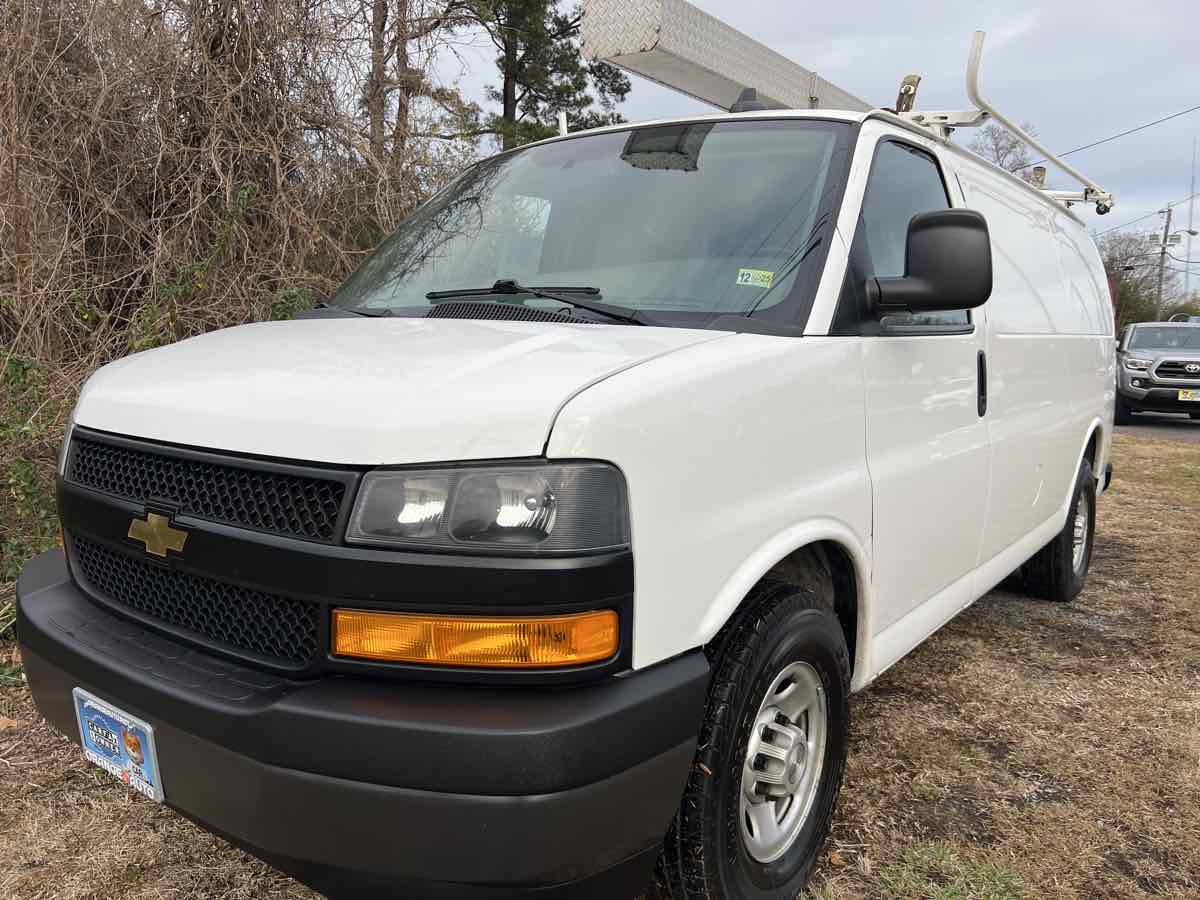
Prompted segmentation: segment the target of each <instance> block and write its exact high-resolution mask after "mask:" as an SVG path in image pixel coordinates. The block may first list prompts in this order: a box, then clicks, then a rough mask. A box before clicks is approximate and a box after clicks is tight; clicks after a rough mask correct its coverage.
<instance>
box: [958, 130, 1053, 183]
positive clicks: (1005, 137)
mask: <svg viewBox="0 0 1200 900" xmlns="http://www.w3.org/2000/svg"><path fill="white" fill-rule="evenodd" d="M1021 128H1023V129H1024V130H1025V131H1026V132H1028V133H1029V134H1031V135H1034V136H1035V137H1036V136H1037V129H1035V128H1034V127H1033V126H1032V125H1030V124H1029V123H1028V122H1026V123H1025V124H1024V125H1022V126H1021ZM967 147H968V149H970V150H971V152H972V153H975V154H977V155H979V156H982V157H983V158H984V159H986V160H987V161H988V162H990V163H995V164H996V165H997V166H999V167H1000V168H1002V169H1004V170H1006V171H1008V172H1012V173H1013V174H1014V175H1017V176H1018V177H1020V178H1023V179H1024V180H1025V181H1030V180H1032V178H1033V158H1032V157H1031V156H1030V155H1029V145H1028V144H1026V143H1025V142H1024V141H1023V140H1021V139H1020V138H1019V137H1017V136H1016V135H1015V134H1013V133H1012V132H1011V131H1009V130H1008V129H1007V128H1005V127H1004V126H1003V125H999V124H997V123H996V122H988V123H987V124H986V125H984V126H983V127H982V128H980V129H979V130H978V131H976V132H975V134H974V136H973V137H972V138H971V142H970V143H969V144H968V145H967Z"/></svg>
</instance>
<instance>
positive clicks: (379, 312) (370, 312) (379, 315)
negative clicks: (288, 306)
mask: <svg viewBox="0 0 1200 900" xmlns="http://www.w3.org/2000/svg"><path fill="white" fill-rule="evenodd" d="M313 309H336V310H338V311H339V312H348V313H351V314H353V315H356V316H366V317H367V318H368V319H387V318H390V317H391V315H392V311H391V310H390V309H388V308H387V307H384V308H383V309H363V308H362V307H361V306H341V305H339V304H337V303H326V302H325V301H324V300H318V301H317V302H316V303H314V304H313Z"/></svg>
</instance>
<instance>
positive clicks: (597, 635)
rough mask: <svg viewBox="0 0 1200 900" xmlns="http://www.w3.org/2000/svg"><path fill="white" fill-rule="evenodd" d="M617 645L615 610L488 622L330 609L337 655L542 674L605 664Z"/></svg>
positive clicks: (486, 618) (484, 618) (473, 618)
mask: <svg viewBox="0 0 1200 900" xmlns="http://www.w3.org/2000/svg"><path fill="white" fill-rule="evenodd" d="M619 640H620V636H619V630H618V628H617V614H616V613H615V612H613V611H612V610H601V611H599V612H586V613H578V614H575V615H569V616H530V617H508V618H493V617H490V616H431V615H414V614H410V613H393V612H371V611H368V610H362V609H335V610H334V611H333V652H334V653H335V654H336V655H338V656H351V657H355V658H357V659H375V660H381V661H385V662H400V663H424V664H430V665H441V666H490V667H493V668H500V669H540V668H551V667H554V666H578V665H582V664H583V663H590V662H597V661H599V660H602V659H608V658H609V657H610V656H612V655H613V654H615V653H616V652H617V645H618V642H619Z"/></svg>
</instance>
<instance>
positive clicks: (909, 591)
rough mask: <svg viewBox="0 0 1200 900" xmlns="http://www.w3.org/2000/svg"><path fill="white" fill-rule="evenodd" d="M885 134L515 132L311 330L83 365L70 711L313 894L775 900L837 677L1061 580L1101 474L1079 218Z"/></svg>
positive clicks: (54, 587) (151, 785) (293, 327)
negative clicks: (964, 614)
mask: <svg viewBox="0 0 1200 900" xmlns="http://www.w3.org/2000/svg"><path fill="white" fill-rule="evenodd" d="M718 24H719V23H718ZM977 43H978V41H977ZM655 52H656V53H660V52H661V51H658V50H656V51H655ZM656 59H657V57H652V58H649V61H648V62H647V61H643V62H640V63H639V65H643V64H644V65H647V66H649V65H654V64H659V63H656V62H655V60H656ZM659 62H661V60H660V61H659ZM701 76H702V77H703V78H707V77H708V76H707V75H705V74H704V73H703V72H702V73H701ZM814 84H815V81H814ZM724 85H725V82H720V83H719V84H718V85H717V87H718V88H719V89H721V90H724V89H725V87H724ZM902 99H903V95H902ZM903 113H904V111H903V110H902V111H901V113H900V114H896V113H892V112H886V111H878V110H876V111H870V112H858V111H850V112H838V111H829V110H810V111H781V110H763V111H754V112H743V113H738V114H733V115H729V114H722V115H714V116H706V117H699V118H692V119H684V120H677V121H666V122H657V123H651V124H647V125H637V126H620V127H614V128H609V129H603V130H598V131H592V132H585V133H581V134H577V135H568V136H564V137H561V138H559V139H555V140H550V141H546V142H543V143H541V144H536V145H533V146H529V147H525V148H522V149H520V150H516V151H513V152H510V153H505V154H501V155H499V156H496V157H493V158H491V159H488V160H485V161H483V162H481V163H479V164H478V165H475V166H474V167H472V168H470V169H469V170H467V171H466V172H465V173H464V174H463V175H462V176H461V177H460V178H458V179H457V180H456V181H455V182H454V183H453V184H451V185H450V186H449V187H448V188H446V189H445V190H444V191H443V192H442V193H440V194H439V195H437V196H436V197H435V198H434V199H432V200H431V201H430V202H429V203H427V204H426V205H425V206H424V207H422V208H421V209H420V210H419V211H418V212H417V213H416V214H414V215H413V216H412V217H411V218H410V219H409V220H408V221H407V222H405V223H404V225H402V226H401V228H400V229H399V230H398V231H397V232H396V233H395V234H394V235H393V236H392V237H390V238H389V239H388V240H386V241H385V242H384V243H383V244H382V245H381V246H380V248H379V249H378V250H377V251H376V252H375V254H374V255H373V256H371V257H370V258H369V259H368V260H367V261H366V262H365V263H364V264H363V265H362V267H361V268H360V269H359V270H358V271H357V272H356V273H355V274H354V275H352V276H351V277H350V278H349V280H348V281H347V282H346V283H345V284H344V286H343V287H342V288H341V289H340V290H339V291H338V293H337V294H336V296H335V297H334V298H333V300H332V302H331V303H330V304H329V305H328V306H326V307H325V308H322V309H318V310H315V311H313V313H312V314H311V315H310V316H309V317H307V318H305V319H303V320H300V321H293V322H282V323H270V324H257V325H246V326H242V327H240V328H231V329H227V330H225V331H220V332H216V333H213V334H208V335H205V336H202V337H196V338H192V339H189V340H186V341H182V342H180V343H178V344H175V345H173V346H170V347H164V348H161V349H158V350H152V351H149V352H145V353H140V354H136V355H134V356H131V357H129V358H127V359H124V360H121V361H119V362H116V363H113V364H111V365H109V366H106V367H105V368H103V369H101V370H100V371H99V372H97V373H96V374H95V375H94V376H93V377H92V378H91V379H90V380H89V381H88V383H87V385H86V386H85V387H84V389H83V391H82V393H81V395H80V398H79V403H78V406H77V407H76V409H75V413H74V416H73V422H72V426H71V428H70V429H69V430H68V434H67V440H66V442H65V444H64V448H63V455H62V459H61V463H60V477H59V483H58V504H59V513H60V516H61V519H62V524H63V528H64V534H65V547H64V548H63V549H62V550H55V551H51V552H49V553H46V554H43V555H42V556H39V557H37V558H36V559H34V560H32V561H31V562H30V563H29V564H28V565H27V566H26V568H25V570H24V572H23V574H22V576H21V580H20V583H19V585H18V630H19V637H20V642H21V648H22V654H23V658H24V661H25V666H26V670H27V673H28V678H29V684H30V686H31V688H32V691H33V695H34V698H35V700H36V702H37V704H38V707H39V708H40V710H41V711H42V713H43V714H44V715H45V716H46V718H47V719H48V720H49V721H50V722H51V723H52V724H54V725H55V726H56V727H57V728H58V729H60V730H61V731H63V732H64V733H66V734H69V735H71V736H72V737H73V738H74V739H76V740H77V741H79V742H80V743H81V744H82V746H83V750H84V752H85V754H86V756H87V758H88V759H90V760H91V761H93V762H95V763H96V764H98V765H100V766H102V767H103V768H105V769H106V770H108V771H109V772H111V773H113V774H114V775H116V776H118V777H121V778H123V779H124V780H125V781H126V782H127V783H128V784H130V785H131V786H132V787H133V788H135V789H136V790H138V791H140V792H141V793H143V794H145V795H146V796H147V797H149V798H151V799H152V800H157V801H160V802H165V803H167V804H169V805H171V806H172V807H174V808H176V809H178V810H179V811H180V812H181V813H183V814H184V815H186V816H188V817H189V818H191V819H193V820H195V821H197V822H199V823H201V824H202V825H204V826H205V827H207V828H210V829H212V830H213V831H215V832H217V833H219V834H221V835H223V836H224V837H226V838H228V839H229V840H231V841H233V842H235V843H236V844H237V845H239V846H241V847H244V848H246V849H247V850H249V851H251V852H253V853H255V854H257V855H259V856H261V857H262V858H264V859H266V860H268V861H270V862H271V863H273V864H274V865H276V866H278V867H279V868H281V869H283V870H285V871H287V872H290V873H292V874H294V875H295V876H296V877H298V878H300V879H301V880H303V881H305V882H307V883H308V884H310V885H313V886H314V887H316V888H317V889H319V890H321V891H323V892H325V893H327V894H329V895H331V896H336V897H347V896H366V897H406V898H411V897H463V896H472V897H485V898H503V897H519V896H537V897H554V896H561V897H571V898H575V897H596V898H629V897H632V896H634V895H636V894H638V893H640V892H642V891H643V890H644V889H645V888H646V886H647V884H651V886H652V890H653V891H654V892H655V893H656V894H657V895H659V896H667V897H675V898H682V897H685V896H686V897H712V898H746V900H755V898H779V900H782V898H787V900H791V898H794V897H795V896H796V895H797V893H798V892H799V891H800V890H801V889H802V887H803V885H804V883H805V881H806V879H807V877H808V873H809V872H810V870H811V868H812V865H813V863H814V860H815V859H816V857H817V854H818V851H819V849H820V847H821V844H822V842H823V840H824V838H825V836H826V834H827V832H828V829H829V826H830V821H831V818H832V816H833V811H834V804H835V800H836V798H837V794H838V789H839V785H840V782H841V777H842V772H843V768H844V765H845V760H846V751H847V736H848V728H849V721H850V714H849V708H850V695H851V694H852V693H853V692H854V691H857V690H860V689H862V688H863V687H865V686H866V685H868V684H870V683H871V681H872V680H873V679H874V678H876V677H877V676H878V675H879V674H880V673H881V672H883V671H884V670H886V669H887V668H888V667H889V666H891V665H892V664H894V663H895V662H896V661H897V660H899V659H900V658H901V657H903V656H904V655H905V654H906V653H907V652H908V651H909V650H911V649H912V648H913V647H915V646H916V645H917V644H919V643H920V642H921V641H923V640H924V639H925V638H926V637H927V636H929V635H930V634H931V633H933V632H934V631H936V630H937V629H938V628H939V627H940V626H941V625H942V624H944V623H945V622H946V621H948V620H949V619H950V618H951V617H953V616H954V615H955V614H956V613H957V612H959V611H960V610H962V609H963V608H964V607H966V606H967V605H969V604H970V603H972V602H973V601H974V600H976V599H977V598H979V597H980V596H982V595H983V594H985V593H986V592H987V591H989V590H990V589H991V588H992V587H994V586H995V585H996V584H998V583H999V582H1000V581H1001V580H1002V579H1004V578H1006V577H1007V576H1009V575H1010V574H1012V573H1014V572H1017V571H1018V570H1019V571H1020V575H1021V580H1022V582H1023V584H1024V586H1025V587H1026V589H1028V590H1029V591H1030V592H1032V593H1034V594H1037V595H1039V596H1042V597H1045V598H1046V599H1048V600H1055V601H1069V600H1071V599H1072V598H1073V597H1075V595H1076V594H1077V593H1078V592H1079V590H1080V588H1081V587H1082V585H1083V582H1084V578H1085V576H1086V574H1087V570H1088V565H1089V561H1090V556H1091V547H1092V536H1093V533H1094V525H1095V503H1096V495H1097V493H1098V491H1100V490H1102V489H1103V488H1104V486H1105V485H1106V484H1107V480H1108V479H1107V473H1108V472H1109V471H1110V470H1111V467H1110V466H1109V463H1108V457H1109V446H1110V439H1111V431H1112V418H1113V399H1114V387H1115V362H1114V360H1115V347H1114V341H1113V319H1112V312H1111V308H1110V303H1109V298H1108V291H1107V285H1106V279H1105V276H1104V271H1103V269H1102V266H1101V263H1100V259H1099V257H1098V255H1097V252H1096V249H1095V247H1094V245H1093V243H1092V241H1091V239H1090V238H1089V236H1088V234H1087V232H1086V230H1085V228H1084V227H1083V225H1082V224H1081V222H1080V221H1079V220H1078V219H1077V218H1076V216H1075V215H1074V213H1073V212H1072V211H1071V210H1070V209H1069V208H1068V207H1067V206H1066V205H1064V204H1063V203H1062V202H1060V201H1061V200H1062V199H1065V198H1064V197H1063V196H1062V195H1056V194H1053V193H1050V194H1048V193H1046V192H1043V191H1041V190H1038V189H1037V188H1035V187H1033V186H1031V185H1029V184H1026V183H1025V182H1023V181H1021V180H1019V179H1017V178H1015V177H1013V176H1012V175H1009V174H1008V173H1006V172H1002V171H1000V170H998V169H996V168H993V167H992V166H990V165H988V164H985V163H983V162H981V161H980V160H978V159H976V158H975V157H973V156H971V155H970V154H967V153H965V152H964V151H962V150H960V149H959V148H957V147H956V146H954V145H953V144H952V143H949V142H948V141H946V140H945V139H943V137H942V135H943V134H944V133H945V124H946V122H948V121H955V120H954V118H953V116H952V115H943V116H941V117H940V118H938V119H937V121H936V122H935V123H934V124H933V127H930V124H929V122H928V121H927V122H925V123H924V124H922V122H921V121H920V120H918V119H917V118H916V117H915V116H913V115H904V114H903ZM935 118H937V117H935ZM1088 191H1090V192H1091V193H1088V192H1085V194H1083V195H1080V197H1074V198H1073V199H1075V200H1079V199H1080V198H1082V199H1088V200H1091V199H1095V200H1096V202H1097V203H1098V204H1100V205H1102V206H1103V205H1111V198H1110V197H1109V196H1108V195H1107V194H1104V193H1103V192H1097V191H1096V190H1095V189H1094V187H1089V188H1088ZM1056 197H1057V199H1056ZM1102 473H1103V474H1102ZM656 861H657V865H656Z"/></svg>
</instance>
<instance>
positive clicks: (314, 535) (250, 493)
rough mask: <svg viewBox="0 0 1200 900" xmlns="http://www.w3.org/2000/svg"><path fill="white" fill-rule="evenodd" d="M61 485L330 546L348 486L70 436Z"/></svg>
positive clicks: (336, 482)
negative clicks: (165, 504)
mask: <svg viewBox="0 0 1200 900" xmlns="http://www.w3.org/2000/svg"><path fill="white" fill-rule="evenodd" d="M67 480H69V481H72V482H74V483H75V484H79V485H82V486H84V487H88V488H92V489H94V490H97V491H104V492H105V493H108V494H115V495H116V496H118V497H127V498H129V499H131V500H137V501H139V502H143V503H144V502H146V501H147V500H151V499H154V500H164V501H167V502H170V503H172V504H175V505H177V506H178V509H179V512H180V513H181V514H183V515H191V516H196V517H198V518H202V519H210V520H213V521H217V522H224V523H226V524H229V525H238V526H241V527H243V528H253V529H255V530H257V531H267V532H271V533H272V534H281V535H287V536H289V537H299V538H304V539H306V540H313V541H324V542H326V543H331V542H333V541H334V540H336V539H337V537H338V533H337V532H338V523H339V521H340V519H339V517H340V514H341V511H342V505H343V503H344V502H345V500H346V486H345V484H344V483H343V482H341V481H335V480H331V479H324V478H316V477H308V476H302V475H291V474H286V473H282V472H274V471H269V470H261V469H254V468H245V467H242V466H237V465H224V464H221V463H215V462H209V461H206V460H200V459H192V458H189V457H185V456H172V455H170V453H169V452H158V451H151V450H140V449H134V448H131V447H127V446H124V445H121V444H109V443H104V442H101V441H96V440H92V439H91V438H88V437H84V436H80V435H78V434H76V436H75V438H74V439H73V440H72V450H71V457H70V462H69V463H68V470H67Z"/></svg>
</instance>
